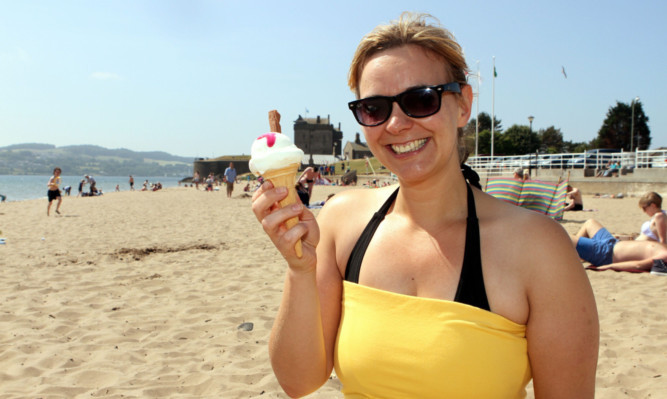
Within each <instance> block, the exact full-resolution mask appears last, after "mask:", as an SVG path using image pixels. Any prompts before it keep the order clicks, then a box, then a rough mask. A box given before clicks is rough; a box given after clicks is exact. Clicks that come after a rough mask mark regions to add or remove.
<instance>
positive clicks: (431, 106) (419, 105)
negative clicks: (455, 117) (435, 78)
mask: <svg viewBox="0 0 667 399" xmlns="http://www.w3.org/2000/svg"><path fill="white" fill-rule="evenodd" d="M440 99H441V97H440V93H438V92H437V91H435V90H433V89H431V88H423V89H416V90H411V91H408V92H405V93H404V94H403V96H402V97H401V99H400V102H399V104H400V106H401V108H402V109H403V112H405V113H406V114H407V115H408V116H411V117H416V118H420V117H426V116H430V115H433V114H435V113H436V112H438V110H439V109H440Z"/></svg>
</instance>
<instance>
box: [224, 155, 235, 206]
mask: <svg viewBox="0 0 667 399" xmlns="http://www.w3.org/2000/svg"><path fill="white" fill-rule="evenodd" d="M235 181H236V169H234V162H230V163H229V166H228V167H227V169H225V183H227V198H232V192H233V191H234V182H235Z"/></svg>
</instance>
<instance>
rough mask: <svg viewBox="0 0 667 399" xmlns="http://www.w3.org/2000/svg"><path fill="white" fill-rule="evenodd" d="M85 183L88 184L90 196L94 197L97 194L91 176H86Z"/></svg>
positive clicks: (94, 182)
mask: <svg viewBox="0 0 667 399" xmlns="http://www.w3.org/2000/svg"><path fill="white" fill-rule="evenodd" d="M86 183H88V185H89V187H88V189H89V190H90V195H91V196H93V195H96V194H97V187H96V184H97V182H96V181H95V179H94V178H93V176H89V175H86Z"/></svg>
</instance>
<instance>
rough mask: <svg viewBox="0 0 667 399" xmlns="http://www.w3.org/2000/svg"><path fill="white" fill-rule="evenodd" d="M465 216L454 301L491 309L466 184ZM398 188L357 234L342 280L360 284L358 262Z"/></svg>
mask: <svg viewBox="0 0 667 399" xmlns="http://www.w3.org/2000/svg"><path fill="white" fill-rule="evenodd" d="M466 188H467V194H468V197H467V201H468V217H467V220H466V222H467V223H466V244H465V250H464V254H463V266H462V267H461V277H460V279H459V284H458V287H457V289H456V296H455V297H454V301H456V302H460V303H465V304H468V305H471V306H476V307H478V308H481V309H484V310H490V306H489V301H488V298H487V297H486V289H485V287H484V276H483V274H482V258H481V253H480V239H479V220H478V219H477V210H476V208H475V197H474V196H473V193H472V189H471V188H470V185H468V184H466ZM397 195H398V189H396V190H395V191H394V192H393V193H392V194H391V196H389V198H387V200H386V201H385V203H384V204H383V205H382V207H381V208H380V209H379V210H378V211H377V212H375V214H374V215H373V217H372V218H371V220H370V222H369V223H368V225H366V228H365V229H364V231H363V232H362V233H361V236H359V240H357V243H356V244H355V245H354V248H353V249H352V253H351V254H350V259H348V261H347V267H346V268H345V280H346V281H350V282H353V283H359V273H360V271H361V263H362V261H363V259H364V255H365V254H366V249H367V248H368V245H369V244H370V242H371V239H372V238H373V235H374V234H375V231H376V230H377V228H378V226H379V225H380V223H381V222H382V221H383V220H384V217H385V215H386V214H387V212H388V211H389V208H391V205H392V204H393V203H394V201H395V200H396V196H397Z"/></svg>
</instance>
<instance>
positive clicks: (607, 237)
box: [571, 219, 667, 274]
mask: <svg viewBox="0 0 667 399" xmlns="http://www.w3.org/2000/svg"><path fill="white" fill-rule="evenodd" d="M571 238H572V243H573V244H574V246H575V248H576V250H577V253H578V254H579V257H580V258H581V259H583V260H585V261H586V262H590V263H591V266H588V267H587V268H588V269H593V270H616V271H627V272H648V271H650V272H651V273H653V274H662V273H658V272H656V270H657V269H660V268H664V264H665V262H667V245H664V244H661V243H659V242H656V241H620V240H618V239H616V237H614V236H613V235H611V233H609V231H607V229H605V228H604V227H602V224H600V222H598V221H597V220H595V219H589V220H587V221H586V222H585V223H584V224H583V226H581V229H579V232H577V234H576V235H573V236H571Z"/></svg>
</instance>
